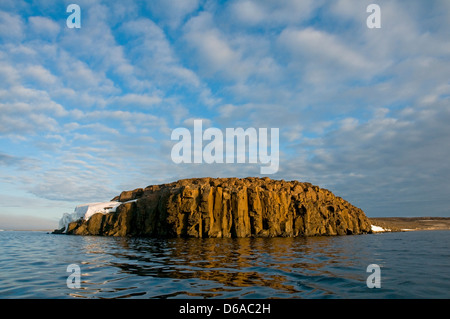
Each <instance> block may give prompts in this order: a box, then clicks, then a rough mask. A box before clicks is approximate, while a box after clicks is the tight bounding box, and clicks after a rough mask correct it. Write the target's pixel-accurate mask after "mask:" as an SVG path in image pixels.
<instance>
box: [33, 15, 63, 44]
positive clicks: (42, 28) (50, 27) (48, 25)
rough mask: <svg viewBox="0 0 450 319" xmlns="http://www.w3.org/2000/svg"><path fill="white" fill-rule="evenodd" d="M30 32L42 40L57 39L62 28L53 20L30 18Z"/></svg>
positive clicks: (37, 17)
mask: <svg viewBox="0 0 450 319" xmlns="http://www.w3.org/2000/svg"><path fill="white" fill-rule="evenodd" d="M28 22H29V27H30V31H31V32H33V33H36V35H38V36H39V37H41V38H50V39H53V40H54V39H55V37H56V36H57V35H58V34H59V32H60V30H61V27H60V25H59V24H58V23H56V22H55V21H53V20H52V19H49V18H46V17H40V16H34V17H29V18H28Z"/></svg>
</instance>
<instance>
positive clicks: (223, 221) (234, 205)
mask: <svg viewBox="0 0 450 319" xmlns="http://www.w3.org/2000/svg"><path fill="white" fill-rule="evenodd" d="M113 200H118V201H120V202H127V203H124V204H122V205H120V206H119V207H118V208H117V210H116V212H115V213H109V214H95V215H93V216H92V217H91V218H90V219H89V220H87V221H82V220H80V221H78V222H72V223H70V224H69V226H68V229H67V231H66V233H67V234H76V235H105V236H151V237H250V236H255V237H275V236H289V237H293V236H314V235H348V234H361V233H369V232H370V229H371V225H370V221H369V219H368V218H367V217H366V215H365V214H364V212H363V211H362V210H361V209H359V208H357V207H354V206H353V205H351V204H350V203H348V202H347V201H345V200H343V199H342V198H340V197H337V196H335V195H333V194H332V193H331V192H330V191H328V190H326V189H320V188H319V187H317V186H313V185H311V184H309V183H300V182H297V181H289V182H287V181H283V180H281V181H276V180H271V179H269V178H245V179H238V178H217V179H213V178H198V179H185V180H180V181H177V182H174V183H170V184H163V185H153V186H148V187H146V188H145V189H142V188H140V189H135V190H133V191H125V192H122V193H121V194H120V196H118V197H116V198H114V199H113ZM131 200H135V201H131ZM130 201H131V202H130Z"/></svg>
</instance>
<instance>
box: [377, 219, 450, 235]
mask: <svg viewBox="0 0 450 319" xmlns="http://www.w3.org/2000/svg"><path fill="white" fill-rule="evenodd" d="M369 219H370V222H371V223H372V225H375V226H378V227H382V228H384V229H385V230H387V231H396V232H398V231H418V230H450V217H371V218H370V217H369Z"/></svg>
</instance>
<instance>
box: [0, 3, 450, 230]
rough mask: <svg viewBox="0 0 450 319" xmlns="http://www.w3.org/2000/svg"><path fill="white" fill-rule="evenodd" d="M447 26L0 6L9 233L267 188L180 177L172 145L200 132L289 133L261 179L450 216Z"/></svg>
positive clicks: (216, 7)
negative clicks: (114, 208)
mask: <svg viewBox="0 0 450 319" xmlns="http://www.w3.org/2000/svg"><path fill="white" fill-rule="evenodd" d="M71 3H74V4H77V5H78V6H79V7H80V18H81V20H80V21H81V25H80V26H81V27H80V28H69V27H68V25H67V23H66V22H67V19H68V17H69V16H70V15H71V12H67V11H66V9H67V6H68V5H69V4H71ZM371 3H375V4H378V6H379V8H380V22H381V28H369V27H368V25H367V19H368V17H369V16H370V15H371V13H370V12H369V13H368V12H367V6H368V5H369V4H371ZM449 21H450V1H447V0H435V1H421V0H411V1H407V2H406V1H393V0H389V1H382V0H371V1H361V0H333V1H331V0H314V1H313V0H303V1H296V0H283V1H278V0H259V1H257V0H243V1H238V0H230V1H212V0H153V1H137V0H136V1H128V0H127V1H125V0H114V1H110V0H109V1H99V0H93V1H84V0H70V1H48V0H40V1H21V0H2V1H1V2H0V203H1V204H0V229H5V228H14V229H20V228H24V229H35V228H39V229H42V228H46V229H54V228H56V227H57V225H58V221H59V219H60V218H61V216H62V215H63V213H67V212H68V213H70V212H73V210H74V208H75V206H76V205H79V204H83V203H90V202H102V201H109V200H110V199H112V198H113V197H114V196H116V195H118V194H120V192H121V191H123V190H131V189H135V188H141V187H146V186H148V185H153V184H161V183H167V182H173V181H176V180H179V179H182V178H191V177H207V176H209V177H247V176H256V177H262V176H263V175H261V172H260V167H261V164H260V163H258V164H255V163H249V162H246V163H212V164H208V163H181V164H177V163H175V162H174V161H173V160H172V158H171V150H172V148H173V146H174V144H175V143H176V141H174V140H172V139H171V134H172V132H173V131H174V130H175V129H176V128H188V129H192V127H193V123H194V120H202V123H203V127H204V129H206V128H208V127H211V128H218V129H219V130H221V131H223V132H225V131H226V128H239V127H241V128H244V129H246V128H256V129H258V128H278V129H279V169H278V171H277V172H276V173H275V174H271V175H264V176H269V177H270V178H273V179H284V180H298V181H302V182H310V183H312V184H314V185H317V186H319V187H323V188H327V189H329V190H330V191H332V192H333V193H334V194H335V195H337V196H340V197H343V198H344V199H346V200H348V201H349V202H350V203H352V204H353V205H355V206H357V207H359V208H361V209H362V210H363V211H364V212H365V213H366V215H367V216H368V217H381V216H405V217H407V216H409V217H413V216H450V209H449V206H448V204H447V203H448V200H449V198H450V196H449V195H450V183H449V182H448V181H449V180H450V164H449V163H450V161H449V160H448V159H449V158H450V146H449V142H450V125H449V123H450V104H449V102H450V24H449V23H448V22H449Z"/></svg>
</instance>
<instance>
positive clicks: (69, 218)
mask: <svg viewBox="0 0 450 319" xmlns="http://www.w3.org/2000/svg"><path fill="white" fill-rule="evenodd" d="M121 204H123V203H122V202H117V201H111V202H104V203H89V204H82V205H78V206H77V207H75V210H74V212H73V213H65V214H64V215H63V216H62V217H61V219H60V221H59V229H61V228H64V231H63V232H65V231H66V230H67V226H68V225H69V224H70V223H71V222H74V221H77V220H79V219H82V218H83V219H84V220H88V219H89V218H91V216H92V215H94V214H97V213H101V214H109V213H113V212H115V211H116V209H117V207H119V206H120V205H121Z"/></svg>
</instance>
